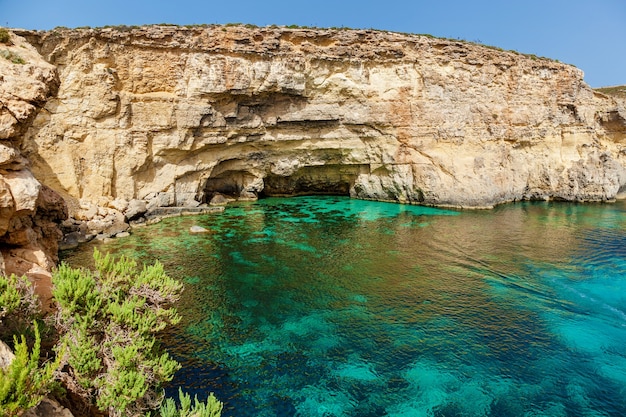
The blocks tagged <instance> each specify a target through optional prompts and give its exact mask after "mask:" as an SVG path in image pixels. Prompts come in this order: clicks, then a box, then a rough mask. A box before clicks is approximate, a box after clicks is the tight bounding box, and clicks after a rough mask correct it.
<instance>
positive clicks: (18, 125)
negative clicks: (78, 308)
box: [0, 34, 67, 287]
mask: <svg viewBox="0 0 626 417" xmlns="http://www.w3.org/2000/svg"><path fill="white" fill-rule="evenodd" d="M0 52H1V53H2V56H1V57H0V274H11V273H16V274H19V275H23V274H26V275H28V276H29V277H30V278H31V280H32V281H33V282H34V283H35V285H36V286H40V284H42V286H44V287H49V281H50V273H49V271H50V269H51V268H52V267H53V265H54V264H55V263H56V261H57V259H58V258H57V247H58V246H57V243H58V240H59V238H60V237H61V233H60V231H59V228H58V223H59V222H60V221H61V220H62V219H64V218H66V217H67V210H66V207H65V203H64V201H63V199H62V198H61V197H60V196H59V195H58V194H57V193H56V192H54V191H53V190H52V189H51V188H49V187H47V186H45V185H42V181H43V182H45V178H41V177H40V178H39V179H37V178H36V177H35V176H34V175H33V173H32V172H31V170H30V165H29V161H28V160H27V159H26V158H25V157H24V156H23V152H22V151H21V148H22V146H23V145H24V143H23V134H24V132H26V130H27V129H28V127H29V126H30V125H31V123H32V121H33V119H34V118H35V116H36V115H37V114H38V112H39V111H40V110H41V108H42V107H43V106H44V105H45V104H46V101H47V100H48V98H49V97H51V96H54V95H55V94H56V92H57V87H58V85H59V80H58V77H57V73H56V70H55V67H54V66H53V65H51V64H49V63H47V62H46V61H44V60H43V59H42V58H41V56H40V55H39V53H38V52H37V50H36V49H35V48H34V47H33V46H32V45H30V44H29V43H28V42H26V41H25V40H24V39H23V38H21V37H18V36H15V35H14V34H11V35H10V41H9V42H7V43H2V44H0ZM5 58H6V59H5Z"/></svg>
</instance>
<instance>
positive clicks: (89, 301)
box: [52, 250, 219, 416]
mask: <svg viewBox="0 0 626 417" xmlns="http://www.w3.org/2000/svg"><path fill="white" fill-rule="evenodd" d="M94 261H95V271H93V272H91V271H88V270H84V269H74V268H71V267H69V266H67V265H65V264H61V265H60V266H59V268H58V269H57V271H56V272H55V273H54V275H53V278H52V282H53V285H54V288H53V295H54V297H55V299H56V301H57V303H58V306H59V311H58V313H57V317H56V323H57V328H58V330H59V333H60V334H61V335H62V337H61V346H65V347H68V348H69V347H71V349H68V352H69V353H68V354H67V355H65V365H66V367H65V368H64V372H65V375H64V378H63V379H64V381H66V382H67V385H68V386H67V388H68V389H70V390H72V391H75V392H76V393H77V394H79V395H81V396H83V397H85V398H87V399H88V401H89V403H90V405H91V406H96V407H97V408H98V409H100V410H101V411H105V412H108V413H109V415H111V416H131V415H132V416H134V415H138V414H144V413H146V412H149V411H150V410H155V409H157V408H158V407H159V406H160V405H161V400H162V398H163V389H162V385H163V383H165V382H168V381H171V380H172V377H173V376H174V373H175V372H176V371H177V370H178V369H179V368H180V365H179V364H178V363H177V362H176V361H174V360H173V359H172V358H171V357H170V356H169V355H168V354H167V353H165V352H163V351H162V349H161V348H160V346H159V345H158V343H157V341H156V338H155V335H156V334H157V333H159V332H160V331H162V330H163V329H164V328H165V327H166V326H167V325H170V324H176V323H178V322H179V321H180V317H179V316H178V313H177V312H176V309H175V308H173V307H172V305H173V304H174V303H175V302H176V301H177V300H178V299H179V297H180V293H181V292H182V289H183V287H182V284H181V283H180V282H178V281H176V280H174V279H172V278H170V277H169V276H167V275H166V274H165V271H164V269H163V266H162V265H161V264H160V263H159V262H156V263H155V264H154V265H150V266H143V268H142V269H141V270H138V268H137V264H136V262H134V261H132V260H130V259H128V258H126V257H121V258H119V259H115V258H113V257H112V256H110V255H108V254H107V255H102V254H101V253H100V252H98V251H97V250H96V251H94ZM166 407H168V406H166ZM212 415H219V414H212Z"/></svg>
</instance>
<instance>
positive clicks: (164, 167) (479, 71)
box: [19, 26, 626, 229]
mask: <svg viewBox="0 0 626 417" xmlns="http://www.w3.org/2000/svg"><path fill="white" fill-rule="evenodd" d="M19 34H20V35H22V36H24V37H25V38H26V39H27V40H28V41H29V42H30V43H31V44H32V45H34V46H35V47H36V48H37V50H38V51H39V53H40V54H41V55H42V56H43V57H44V59H45V60H46V61H47V62H49V63H50V64H52V65H53V66H55V67H56V69H57V72H58V77H59V80H60V86H59V88H58V93H57V94H56V95H54V96H53V97H51V98H50V99H48V100H47V102H46V103H45V106H44V109H43V111H41V112H39V114H38V115H37V117H36V118H35V119H34V121H33V122H32V123H31V124H30V127H29V129H28V131H27V132H26V134H25V139H24V141H23V142H22V150H23V152H24V154H25V155H26V156H27V157H28V158H29V160H30V161H31V162H32V170H33V172H34V173H35V176H36V177H37V178H38V179H40V180H41V181H42V182H43V183H44V184H46V185H47V186H49V187H50V188H52V189H55V190H57V191H58V192H60V193H61V194H62V195H63V196H64V197H65V199H66V201H68V202H69V206H70V212H71V213H72V215H73V216H74V217H75V218H79V219H83V220H84V221H87V220H90V221H91V222H92V223H91V226H90V227H92V229H98V228H99V229H105V228H107V227H114V225H115V224H117V223H118V222H119V220H120V219H122V220H123V214H122V213H123V212H124V211H125V210H127V204H128V202H130V201H135V202H136V201H138V200H139V201H145V202H146V203H147V205H148V209H150V208H153V207H159V206H197V205H200V204H202V203H206V202H209V201H211V199H213V198H214V196H215V195H223V194H226V195H231V196H234V197H237V198H244V199H253V198H257V197H259V196H264V195H284V194H286V195H296V194H303V193H338V194H345V195H351V196H353V197H357V198H365V199H377V200H390V201H398V202H402V203H421V204H433V205H446V206H458V207H491V206H493V205H495V204H498V203H503V202H507V201H515V200H523V199H562V200H572V201H606V200H611V199H614V198H615V197H616V196H618V195H619V194H620V193H621V192H622V191H624V189H625V188H626V187H625V185H626V169H625V166H626V108H625V106H624V102H620V101H617V99H614V98H610V97H608V96H605V95H603V94H599V93H596V92H594V91H593V90H591V89H590V88H589V87H588V86H587V85H586V84H585V83H584V82H583V74H582V72H581V71H580V70H578V69H576V68H574V67H571V66H568V65H564V64H561V63H558V62H554V61H550V60H547V59H539V58H536V57H530V56H524V55H521V54H517V53H515V52H505V51H500V50H496V49H493V48H488V47H484V46H480V45H473V44H468V43H463V42H456V41H451V40H443V39H435V38H430V37H427V36H412V35H402V34H394V33H387V32H376V31H360V30H355V31H352V30H350V31H342V30H308V29H285V28H246V27H242V26H236V27H207V28H178V27H167V26H161V27H158V26H154V27H145V28H107V29H95V30H94V29H77V30H55V31H52V32H28V31H21V32H19ZM42 101H43V100H42ZM94 222H96V223H97V224H96V223H94ZM98 222H99V223H98Z"/></svg>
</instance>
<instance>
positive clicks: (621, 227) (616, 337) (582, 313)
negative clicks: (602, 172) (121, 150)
mask: <svg viewBox="0 0 626 417" xmlns="http://www.w3.org/2000/svg"><path fill="white" fill-rule="evenodd" d="M193 225H200V226H203V227H205V228H207V229H209V230H210V233H206V234H190V233H189V228H190V227H191V226H193ZM99 248H100V250H106V251H110V252H112V253H115V254H120V255H121V254H126V255H130V256H133V257H135V258H136V259H138V260H140V261H142V262H145V263H150V262H153V261H154V260H156V259H158V260H160V261H161V262H162V263H163V264H164V265H165V268H166V270H167V272H168V273H169V274H170V275H171V276H174V277H177V278H179V279H181V280H183V281H184V282H185V287H186V289H185V292H184V294H183V298H182V300H181V302H180V305H179V312H180V313H181V315H182V316H183V320H182V322H181V323H180V325H178V326H177V327H175V328H173V329H171V330H170V331H169V332H168V333H167V334H165V336H164V339H163V343H164V344H165V345H166V346H167V349H168V350H169V351H170V353H171V354H172V355H173V356H174V357H175V358H176V359H177V360H178V361H179V362H180V363H181V364H182V365H183V368H182V369H181V370H180V371H179V372H178V374H177V375H176V379H175V380H174V381H173V382H172V388H171V391H172V392H171V393H172V394H173V393H174V389H175V388H174V387H178V386H182V387H183V389H185V390H187V391H189V392H190V393H192V394H198V396H199V398H201V399H203V398H205V397H206V395H207V394H208V392H210V391H213V392H215V394H216V395H217V397H218V398H219V399H220V400H222V401H224V402H225V405H226V407H225V413H224V415H225V416H303V417H305V416H306V417H308V416H311V417H313V416H327V417H331V416H359V417H360V416H363V417H365V416H623V415H626V348H625V346H626V202H618V203H615V204H589V205H581V204H568V203H543V202H542V203H519V204H509V205H503V206H499V207H497V208H495V209H494V210H489V211H453V210H443V209H436V208H429V207H419V206H408V205H399V204H392V203H380V202H369V201H359V200H351V199H349V198H346V197H336V196H330V197H326V196H324V197H320V196H316V197H297V198H289V199H287V198H268V199H264V200H260V201H258V202H255V203H240V204H235V205H230V206H228V207H227V208H226V210H225V212H223V213H221V214H217V215H215V214H214V215H207V216H200V217H182V218H174V219H166V220H164V221H162V222H161V223H158V224H156V225H152V226H147V227H144V228H138V229H136V230H135V231H134V233H133V235H132V236H131V237H129V238H124V239H118V240H115V241H112V242H109V243H107V244H99ZM91 252H92V246H91V245H84V246H82V247H81V248H79V249H78V250H74V251H71V252H66V253H64V254H63V258H64V260H65V261H67V262H69V263H70V264H73V265H85V266H89V265H90V264H91V261H90V259H91Z"/></svg>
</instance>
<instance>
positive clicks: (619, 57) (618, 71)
mask: <svg viewBox="0 0 626 417" xmlns="http://www.w3.org/2000/svg"><path fill="white" fill-rule="evenodd" d="M235 22H241V23H251V24H255V25H258V26H267V25H272V24H277V25H293V24H295V25H300V26H316V27H351V28H375V29H382V30H391V31H397V32H409V33H423V34H431V35H434V36H439V37H446V38H454V39H457V38H459V39H464V40H467V41H472V42H478V43H484V44H487V45H493V46H498V47H500V48H503V49H512V50H516V51H518V52H523V53H527V54H535V55H539V56H545V57H549V58H553V59H558V60H559V61H562V62H566V63H568V64H573V65H576V66H577V67H578V68H580V69H582V70H583V71H584V72H585V80H586V81H587V83H589V84H590V85H591V86H592V87H600V86H608V85H618V84H620V85H621V84H626V1H625V0H594V1H590V0H524V1H500V0H498V1H496V0H493V1H487V0H472V1H467V0H447V1H435V0H429V1H420V0H385V1H380V0H376V1H371V0H359V1H353V0H348V1H337V0H315V1H312V2H293V1H278V0H263V1H259V0H238V1H232V2H231V1H224V0H219V1H214V0H208V1H207V0H204V1H203V0H176V1H167V2H165V1H156V0H152V1H147V0H130V1H129V0H124V1H122V0H107V1H97V2H95V1H85V0H55V1H51V0H32V1H29V0H23V1H15V0H0V25H2V26H8V27H18V28H25V29H52V28H54V27H56V26H66V27H80V26H91V27H98V26H105V25H142V24H154V23H173V24H180V25H185V24H201V23H208V24H212V23H222V24H223V23H235Z"/></svg>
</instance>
